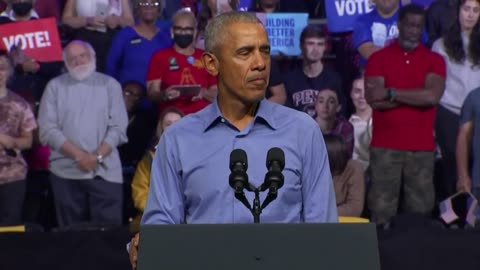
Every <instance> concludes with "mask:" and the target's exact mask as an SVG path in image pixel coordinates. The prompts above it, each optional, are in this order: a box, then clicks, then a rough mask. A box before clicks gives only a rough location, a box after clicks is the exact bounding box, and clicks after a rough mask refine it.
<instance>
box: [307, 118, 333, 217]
mask: <svg viewBox="0 0 480 270" xmlns="http://www.w3.org/2000/svg"><path fill="white" fill-rule="evenodd" d="M303 138H304V140H302V145H301V149H302V151H303V153H304V155H303V166H304V167H303V173H302V193H303V218H304V221H305V222H338V214H337V203H336V199H335V191H334V189H333V181H332V175H331V173H330V166H329V163H328V156H327V149H326V147H325V142H324V141H323V136H322V134H321V133H320V128H318V127H313V126H312V128H310V129H309V130H306V132H305V137H303Z"/></svg>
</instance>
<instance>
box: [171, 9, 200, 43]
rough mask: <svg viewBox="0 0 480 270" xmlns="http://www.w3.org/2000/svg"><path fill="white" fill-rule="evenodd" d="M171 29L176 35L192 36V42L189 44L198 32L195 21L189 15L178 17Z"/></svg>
mask: <svg viewBox="0 0 480 270" xmlns="http://www.w3.org/2000/svg"><path fill="white" fill-rule="evenodd" d="M171 31H172V32H171V33H172V34H173V35H174V36H191V42H190V44H188V46H190V45H192V44H193V42H194V39H195V36H196V34H197V30H196V27H195V22H194V21H193V19H192V18H191V17H188V16H181V17H179V18H177V19H176V20H175V21H174V22H173V25H172V30H171ZM189 40H190V39H189ZM181 47H183V46H181Z"/></svg>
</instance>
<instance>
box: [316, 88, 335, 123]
mask: <svg viewBox="0 0 480 270" xmlns="http://www.w3.org/2000/svg"><path fill="white" fill-rule="evenodd" d="M340 109H341V106H340V104H339V103H338V97H337V93H336V92H335V91H333V90H330V89H324V90H321V91H320V92H319V93H318V96H317V101H316V102H315V112H316V113H317V115H318V117H320V118H321V119H324V120H332V119H335V117H336V115H337V113H338V112H340Z"/></svg>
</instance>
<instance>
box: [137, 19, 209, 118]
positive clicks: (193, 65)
mask: <svg viewBox="0 0 480 270" xmlns="http://www.w3.org/2000/svg"><path fill="white" fill-rule="evenodd" d="M172 22H173V24H172V30H171V32H172V35H173V41H174V43H175V44H174V45H173V47H172V48H168V49H164V50H160V51H158V52H156V53H155V54H154V55H153V56H152V58H151V60H150V65H149V67H148V73H147V89H148V96H149V98H150V99H151V100H152V101H153V102H154V103H156V104H158V111H159V112H161V111H162V110H163V109H165V108H167V107H176V108H178V109H180V110H181V111H183V112H184V113H185V114H189V113H194V112H197V111H199V110H201V109H203V108H204V107H206V106H207V105H208V104H209V103H210V102H211V101H212V100H213V99H214V98H215V96H216V88H217V86H216V85H217V81H216V79H215V77H213V76H212V75H210V74H208V72H207V71H206V69H205V67H204V66H203V63H202V62H201V60H200V59H201V56H202V54H203V50H200V49H196V48H195V43H194V40H195V34H196V29H197V26H196V24H197V23H196V19H195V15H194V14H193V13H192V12H190V11H187V10H180V11H178V12H177V13H175V15H174V16H173V19H172ZM180 86H182V87H180ZM186 86H188V87H186ZM195 89H196V90H198V89H201V90H200V92H199V93H196V92H195V91H196V90H195ZM188 92H190V94H189V93H188Z"/></svg>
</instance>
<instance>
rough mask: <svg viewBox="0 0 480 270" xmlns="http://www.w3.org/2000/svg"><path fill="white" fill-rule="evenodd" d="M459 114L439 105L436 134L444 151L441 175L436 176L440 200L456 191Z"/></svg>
mask: <svg viewBox="0 0 480 270" xmlns="http://www.w3.org/2000/svg"><path fill="white" fill-rule="evenodd" d="M459 118H460V117H459V116H458V115H456V114H454V113H452V112H451V111H449V110H447V109H445V108H444V107H442V106H438V109H437V119H436V121H435V136H436V139H437V143H438V145H439V146H440V150H441V152H442V159H441V161H440V166H441V167H440V170H439V171H440V172H441V174H440V175H437V176H436V177H435V178H436V185H437V187H436V190H437V193H438V194H437V195H438V199H439V200H443V199H445V198H447V197H448V196H451V195H453V194H454V193H455V192H456V182H457V163H456V160H457V159H456V158H455V148H456V146H457V135H458V125H459Z"/></svg>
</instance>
